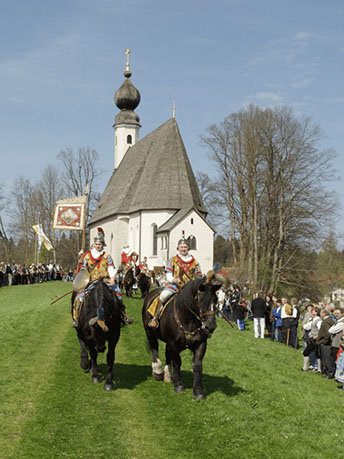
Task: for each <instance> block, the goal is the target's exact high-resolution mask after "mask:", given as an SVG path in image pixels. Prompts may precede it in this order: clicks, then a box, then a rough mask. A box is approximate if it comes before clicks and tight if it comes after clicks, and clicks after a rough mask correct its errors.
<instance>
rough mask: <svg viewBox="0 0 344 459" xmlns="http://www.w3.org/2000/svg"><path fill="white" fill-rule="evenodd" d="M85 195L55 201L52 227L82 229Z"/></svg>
mask: <svg viewBox="0 0 344 459" xmlns="http://www.w3.org/2000/svg"><path fill="white" fill-rule="evenodd" d="M85 207H86V196H81V197H75V198H69V199H61V200H60V201H57V203H56V208H55V213H54V222H53V228H55V229H60V230H71V231H73V230H75V231H82V230H83V229H84V221H85Z"/></svg>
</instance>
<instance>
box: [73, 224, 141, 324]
mask: <svg viewBox="0 0 344 459" xmlns="http://www.w3.org/2000/svg"><path fill="white" fill-rule="evenodd" d="M97 230H98V234H97V236H96V237H95V238H94V243H93V245H92V249H91V250H89V251H88V252H86V253H84V254H83V256H82V263H81V267H80V271H83V270H87V271H88V272H89V274H90V281H89V282H90V283H92V282H94V281H95V280H97V279H99V278H100V277H102V278H103V279H104V282H105V283H106V284H107V285H108V286H109V287H110V288H111V289H112V290H113V292H114V294H115V295H116V296H117V298H118V300H119V304H120V308H121V313H122V322H123V323H125V324H130V323H132V322H133V319H132V318H130V317H127V316H126V314H125V306H124V303H123V296H122V292H121V290H120V288H119V287H118V285H117V284H116V282H115V275H116V271H115V266H114V263H113V261H112V258H111V256H110V255H109V254H108V253H107V252H105V250H104V247H105V246H106V244H105V238H104V231H103V230H102V228H97ZM82 294H84V291H80V292H79V293H78V295H77V297H76V300H78V299H82ZM99 319H100V320H102V318H101V317H99ZM74 322H75V323H73V326H74V327H77V326H78V323H77V322H78V321H77V319H75V320H74Z"/></svg>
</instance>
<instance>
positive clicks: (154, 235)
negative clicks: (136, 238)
mask: <svg viewBox="0 0 344 459" xmlns="http://www.w3.org/2000/svg"><path fill="white" fill-rule="evenodd" d="M151 228H152V256H153V257H157V256H158V235H157V231H158V225H157V224H156V223H153V224H152V225H151Z"/></svg>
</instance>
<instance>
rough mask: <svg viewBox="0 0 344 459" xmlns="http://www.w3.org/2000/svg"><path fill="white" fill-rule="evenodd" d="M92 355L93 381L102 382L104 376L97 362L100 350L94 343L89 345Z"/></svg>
mask: <svg viewBox="0 0 344 459" xmlns="http://www.w3.org/2000/svg"><path fill="white" fill-rule="evenodd" d="M89 351H90V356H91V373H92V382H93V383H100V382H102V376H101V374H100V372H99V367H98V363H97V357H98V352H97V350H96V348H95V346H94V345H91V346H90V347H89Z"/></svg>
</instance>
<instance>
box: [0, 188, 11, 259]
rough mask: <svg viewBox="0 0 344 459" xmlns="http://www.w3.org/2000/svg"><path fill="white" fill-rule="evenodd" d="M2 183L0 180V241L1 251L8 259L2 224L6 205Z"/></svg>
mask: <svg viewBox="0 0 344 459" xmlns="http://www.w3.org/2000/svg"><path fill="white" fill-rule="evenodd" d="M4 188H5V186H4V184H3V182H0V243H1V245H2V247H3V253H4V256H5V259H6V260H10V241H9V239H8V237H7V234H6V230H5V224H4V211H5V209H6V207H7V205H8V203H7V201H6V198H5V192H4Z"/></svg>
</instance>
